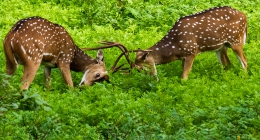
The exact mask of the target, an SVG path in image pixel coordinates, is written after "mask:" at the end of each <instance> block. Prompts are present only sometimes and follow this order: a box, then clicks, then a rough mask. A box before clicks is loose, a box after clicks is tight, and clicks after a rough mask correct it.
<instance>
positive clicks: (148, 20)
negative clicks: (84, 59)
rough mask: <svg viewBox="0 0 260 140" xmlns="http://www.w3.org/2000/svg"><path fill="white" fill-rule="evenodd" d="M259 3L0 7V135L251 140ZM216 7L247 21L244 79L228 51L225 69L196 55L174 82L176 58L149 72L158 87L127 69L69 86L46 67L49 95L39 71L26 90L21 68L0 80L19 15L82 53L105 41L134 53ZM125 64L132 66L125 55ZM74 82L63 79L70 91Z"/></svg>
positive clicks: (258, 133) (210, 57)
mask: <svg viewBox="0 0 260 140" xmlns="http://www.w3.org/2000/svg"><path fill="white" fill-rule="evenodd" d="M259 2H260V1H259V0H255V1H241V0H232V1H230V0H216V1H213V0H211V1H206V0H200V1H199V0H181V1H172V0H164V1H159V0H110V1H103V0H87V1H85V0H70V1H67V0H43V1H42V0H30V1H28V0H23V1H21V0H2V2H1V9H0V15H1V17H0V28H1V30H0V38H1V40H2V41H0V42H1V43H0V138H2V139H239V138H240V139H241V140H244V139H260V129H259V128H260V117H259V116H260V88H259V84H260V81H259V79H260V76H259V70H260V67H259V65H258V64H260V59H259V58H260V55H259V54H260V51H259V48H258V46H259V44H260V42H259V33H258V31H259V30H260V29H259V28H260V23H259V22H260V21H259V16H260V15H259V12H258V11H259V10H260V6H259ZM223 4H228V5H229V6H232V7H233V8H236V9H238V10H240V11H243V12H244V13H245V14H246V15H247V18H248V38H247V44H246V45H245V47H244V52H245V55H246V57H247V60H248V66H249V68H248V70H247V71H246V72H245V71H243V70H242V68H241V66H240V64H239V62H238V61H237V59H236V57H235V55H233V54H232V53H229V56H230V60H231V62H232V64H233V65H232V66H231V67H230V69H229V70H228V71H224V70H222V69H223V68H222V67H221V65H220V64H219V63H218V61H217V59H216V56H215V54H212V53H203V54H200V55H198V56H197V57H196V59H195V61H194V65H193V69H192V71H191V73H190V75H189V79H188V80H181V79H180V75H181V68H182V66H181V62H180V61H176V62H172V63H169V64H166V65H159V66H157V71H158V76H159V79H160V81H159V82H156V81H155V80H154V77H150V76H148V75H147V74H146V73H145V72H143V71H141V72H138V71H136V70H133V71H131V72H130V73H129V74H120V73H115V74H110V81H111V83H106V82H103V83H96V84H95V85H93V86H91V87H83V88H79V87H77V86H75V88H73V89H68V88H67V87H66V86H65V85H64V83H63V81H62V77H61V75H60V72H59V70H58V69H53V70H52V80H51V85H52V89H51V90H50V91H48V90H47V89H45V87H44V82H43V81H44V80H43V76H42V75H43V68H42V67H41V68H40V69H39V70H38V72H37V75H36V77H35V79H34V81H33V83H32V84H31V86H30V88H29V90H27V91H20V89H19V87H20V79H21V77H22V74H23V70H22V68H23V67H22V66H20V67H19V68H18V69H17V71H16V73H15V75H14V76H13V77H10V76H7V75H5V74H4V73H5V56H4V52H3V46H2V44H3V40H4V37H5V35H6V34H7V32H8V31H9V30H10V28H11V27H12V26H13V24H14V23H15V22H17V21H18V20H19V19H22V18H25V17H30V16H36V15H38V16H41V17H44V18H46V19H48V20H50V21H52V22H55V23H58V24H60V25H62V26H63V27H65V28H66V29H67V31H68V32H69V33H70V34H71V36H72V38H73V39H74V41H75V42H76V44H77V45H78V46H80V47H82V48H83V47H93V46H97V45H98V44H97V42H98V41H102V40H109V41H117V42H121V43H123V44H124V45H125V46H126V47H127V48H129V49H136V48H143V49H144V48H148V47H149V46H151V45H153V44H154V43H156V42H157V41H159V40H160V39H161V38H162V37H163V36H164V35H165V34H166V32H167V31H168V30H169V29H170V28H171V26H172V25H173V24H174V22H175V21H177V20H178V19H179V18H180V17H182V16H185V15H189V14H193V13H196V12H199V11H202V10H205V9H208V8H210V7H215V6H223ZM229 51H230V52H231V50H229ZM87 53H88V54H90V55H91V56H93V57H94V56H95V55H96V51H89V52H87ZM120 53H121V52H120V50H119V49H116V48H115V49H106V50H104V54H105V63H106V66H107V67H108V68H110V67H111V66H112V65H113V62H114V61H115V58H116V57H117V56H118V55H119V54H120ZM130 57H131V59H132V60H134V57H135V54H130ZM125 62H126V61H125V59H122V60H121V61H120V62H119V63H120V64H122V63H125ZM82 75H83V74H82V73H75V72H72V77H73V81H74V85H78V83H79V81H80V80H81V77H82Z"/></svg>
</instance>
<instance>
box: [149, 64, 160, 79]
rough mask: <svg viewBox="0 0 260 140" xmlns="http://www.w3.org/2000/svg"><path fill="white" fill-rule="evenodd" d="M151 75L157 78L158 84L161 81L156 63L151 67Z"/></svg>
mask: <svg viewBox="0 0 260 140" xmlns="http://www.w3.org/2000/svg"><path fill="white" fill-rule="evenodd" d="M150 75H152V76H155V78H156V81H157V82H158V81H159V78H158V75H157V70H156V66H155V63H153V64H152V65H151V73H150Z"/></svg>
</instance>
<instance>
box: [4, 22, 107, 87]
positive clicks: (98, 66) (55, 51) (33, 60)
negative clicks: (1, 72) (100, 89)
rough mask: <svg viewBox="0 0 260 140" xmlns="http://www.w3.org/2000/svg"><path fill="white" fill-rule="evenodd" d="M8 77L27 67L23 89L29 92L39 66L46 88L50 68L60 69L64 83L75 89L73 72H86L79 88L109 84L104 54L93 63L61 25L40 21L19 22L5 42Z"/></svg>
mask: <svg viewBox="0 0 260 140" xmlns="http://www.w3.org/2000/svg"><path fill="white" fill-rule="evenodd" d="M4 52H5V57H6V73H7V74H9V75H14V73H15V71H16V69H17V66H18V64H21V65H23V66H24V72H23V77H22V83H23V84H22V86H21V89H28V88H29V86H30V84H31V82H32V81H33V79H34V77H35V75H36V72H37V70H38V68H39V66H40V65H41V64H42V65H44V66H45V67H44V77H45V78H44V79H45V85H46V87H47V88H50V85H49V81H50V75H51V68H56V67H58V68H59V69H60V71H61V74H62V77H63V79H64V82H65V83H66V84H67V85H69V86H70V87H73V82H72V77H71V73H70V70H72V71H76V72H84V76H83V77H82V80H81V82H80V85H92V84H93V83H94V82H96V81H103V80H106V81H108V76H107V74H108V73H107V70H106V67H105V64H104V62H103V58H104V56H103V53H102V50H98V53H97V58H96V59H94V58H92V57H90V56H89V55H87V54H85V53H84V52H83V51H82V50H81V49H80V48H78V47H77V45H75V43H74V41H73V39H72V38H71V36H70V35H69V33H68V32H67V31H66V30H65V29H64V28H63V27H62V26H60V25H58V24H54V23H52V22H50V21H48V20H46V19H44V18H41V17H30V18H26V19H21V20H19V21H18V22H17V23H16V24H15V25H14V26H13V27H12V28H11V30H10V31H9V33H8V34H7V35H6V37H5V40H4Z"/></svg>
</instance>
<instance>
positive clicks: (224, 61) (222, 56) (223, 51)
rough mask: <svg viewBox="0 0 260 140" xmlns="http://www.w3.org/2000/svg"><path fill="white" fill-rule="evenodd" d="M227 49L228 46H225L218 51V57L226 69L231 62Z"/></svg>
mask: <svg viewBox="0 0 260 140" xmlns="http://www.w3.org/2000/svg"><path fill="white" fill-rule="evenodd" d="M227 49H228V48H227V47H225V46H223V47H222V48H221V49H220V50H218V51H216V55H217V58H218V60H219V62H220V64H221V65H223V66H224V68H225V69H227V66H228V65H230V64H231V63H230V60H229V58H228V55H227Z"/></svg>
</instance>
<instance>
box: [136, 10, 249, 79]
mask: <svg viewBox="0 0 260 140" xmlns="http://www.w3.org/2000/svg"><path fill="white" fill-rule="evenodd" d="M246 36H247V19H246V16H245V14H244V13H242V12H240V11H238V10H235V9H232V8H230V7H227V6H225V7H216V8H211V9H209V10H205V11H202V12H200V13H197V14H194V15H189V16H186V17H182V18H180V19H179V20H178V21H177V22H176V23H175V24H174V25H173V27H172V28H171V29H170V31H169V32H168V33H167V34H166V35H165V36H164V37H163V38H162V39H161V40H160V41H159V42H158V43H156V44H155V45H153V46H152V47H150V48H148V49H147V50H140V49H138V50H135V52H136V59H135V67H136V68H139V69H150V71H151V74H152V75H157V71H156V67H155V65H156V64H165V63H169V62H172V61H174V60H182V66H183V72H182V78H183V79H187V78H188V73H189V71H190V70H191V67H192V64H193V61H194V58H195V56H196V55H197V54H199V53H202V52H207V51H216V54H217V58H218V60H219V62H220V63H221V64H222V65H223V66H224V67H225V68H226V67H227V66H228V65H229V64H230V61H229V58H228V55H227V49H228V48H231V49H232V50H233V52H234V53H235V55H236V56H237V58H238V60H239V61H240V62H241V65H242V67H243V68H244V69H245V70H246V69H247V61H246V58H245V56H244V53H243V45H244V44H245V42H246V41H245V40H246Z"/></svg>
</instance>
